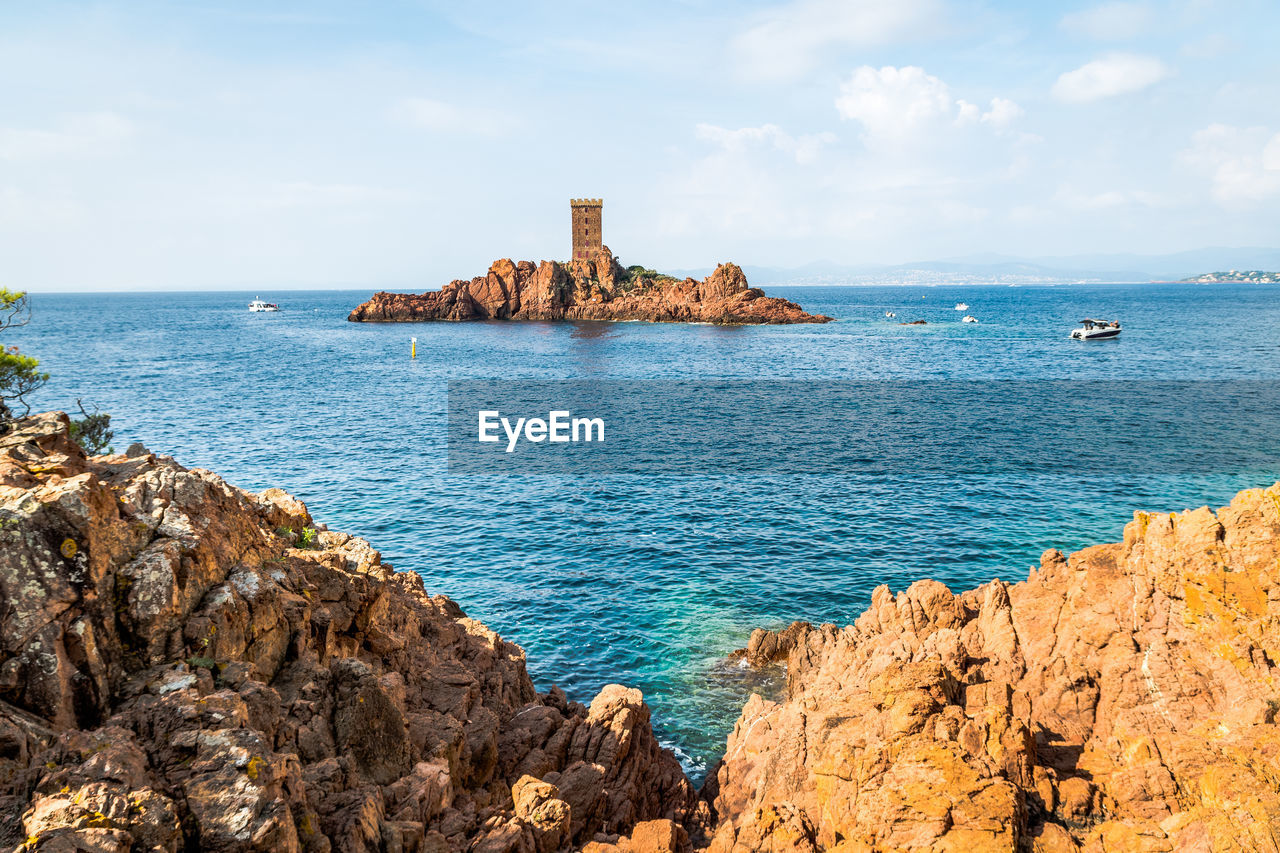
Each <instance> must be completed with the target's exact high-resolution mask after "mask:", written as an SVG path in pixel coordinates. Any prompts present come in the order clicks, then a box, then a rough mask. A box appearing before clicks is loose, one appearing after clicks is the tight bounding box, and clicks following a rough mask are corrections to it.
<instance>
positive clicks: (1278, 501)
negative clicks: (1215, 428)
mask: <svg viewBox="0 0 1280 853" xmlns="http://www.w3.org/2000/svg"><path fill="white" fill-rule="evenodd" d="M786 634H787V635H789V640H788V641H787V644H789V645H790V651H789V652H788V653H787V655H786V665H787V682H788V683H787V696H786V698H785V700H784V701H781V702H768V701H765V700H763V699H761V698H760V697H758V696H756V697H753V698H752V699H751V701H749V702H748V703H747V705H746V707H745V709H744V710H743V714H742V716H741V718H740V719H739V721H738V723H737V726H736V727H735V729H734V732H733V734H732V735H731V736H730V738H729V743H728V750H727V752H726V755H725V758H724V760H723V761H722V763H721V764H720V765H719V766H718V767H717V768H716V770H715V772H714V773H713V774H712V776H711V777H710V778H709V779H708V781H707V783H706V785H705V786H704V789H703V792H702V795H703V797H704V798H705V799H706V801H707V802H708V804H709V806H710V809H709V811H708V812H707V813H706V814H703V815H702V816H701V817H700V818H698V822H699V826H697V827H696V829H697V832H696V833H695V834H696V835H697V837H698V838H699V839H700V841H701V843H702V845H703V846H704V847H706V848H707V849H709V850H713V851H718V852H720V853H727V851H748V850H762V849H779V850H780V849H809V848H812V849H818V850H837V849H838V850H900V849H931V850H940V849H956V850H960V849H963V850H1006V851H1013V850H1024V849H1030V850H1036V851H1046V853H1047V851H1058V850H1063V851H1065V850H1076V849H1083V850H1096V851H1103V850H1175V849H1206V850H1207V849H1214V850H1272V851H1274V850H1277V849H1280V731H1278V730H1277V726H1276V722H1275V709H1276V708H1277V707H1280V681H1277V676H1278V675H1280V673H1278V672H1277V670H1276V666H1277V661H1280V485H1278V486H1273V487H1271V488H1269V489H1266V490H1262V489H1251V490H1248V491H1244V492H1241V493H1240V494H1239V495H1237V496H1236V498H1235V499H1234V500H1233V501H1232V502H1231V504H1230V506H1227V507H1224V508H1223V509H1221V510H1220V511H1219V512H1218V513H1217V514H1216V515H1215V514H1214V513H1212V512H1210V511H1209V510H1208V509H1204V508H1202V509H1198V510H1192V511H1189V512H1184V513H1180V514H1175V515H1149V514H1146V513H1138V514H1137V515H1136V516H1135V518H1134V521H1133V522H1131V523H1130V524H1129V525H1128V526H1127V527H1126V528H1125V539H1124V542H1123V543H1122V544H1114V545H1099V546H1095V547H1093V548H1087V549H1085V550H1084V551H1081V552H1079V553H1077V554H1074V555H1072V556H1071V557H1069V558H1067V557H1064V556H1063V555H1062V554H1060V553H1059V552H1057V551H1047V552H1046V553H1045V554H1044V556H1043V557H1042V558H1041V563H1040V567H1039V569H1037V570H1033V571H1032V573H1031V576H1030V577H1029V578H1028V580H1026V581H1024V582H1022V583H1018V584H1015V585H1013V586H1008V585H1006V584H1004V583H1002V582H1000V581H992V582H991V583H989V584H986V585H985V586H983V587H979V588H978V589H976V590H972V591H970V592H966V593H964V594H962V595H959V596H956V595H953V594H952V593H951V592H950V591H949V590H948V589H947V588H946V587H944V586H943V585H941V584H939V583H937V582H934V581H920V582H918V583H916V584H913V585H912V586H911V587H910V588H908V589H907V590H906V591H905V592H903V593H901V594H899V595H897V596H894V595H892V594H890V592H889V590H888V589H887V588H886V587H880V588H879V589H877V590H876V591H875V592H874V594H873V596H872V602H871V606H870V607H869V608H868V609H867V611H866V612H865V613H864V614H863V615H862V616H861V617H860V618H859V619H858V620H857V622H856V623H855V624H854V625H852V626H849V627H847V628H844V629H838V628H836V627H835V626H831V625H824V626H821V627H812V626H807V625H802V626H801V627H800V628H798V629H797V627H796V626H794V625H793V626H792V627H791V628H790V629H788V631H787V632H786ZM772 636H773V638H774V639H771V637H770V636H769V635H767V634H766V633H764V632H761V633H759V634H758V635H756V636H753V646H754V647H755V649H756V653H755V654H754V655H749V656H748V660H749V661H751V662H753V663H767V662H768V661H769V660H771V659H772V657H773V654H772V650H775V649H776V648H778V647H780V646H781V645H783V644H782V643H781V641H780V639H781V638H780V635H772Z"/></svg>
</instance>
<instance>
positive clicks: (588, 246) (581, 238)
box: [569, 198, 604, 261]
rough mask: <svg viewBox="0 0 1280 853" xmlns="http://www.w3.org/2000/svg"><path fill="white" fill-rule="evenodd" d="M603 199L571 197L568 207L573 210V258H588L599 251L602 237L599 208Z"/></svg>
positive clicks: (602, 243) (602, 241)
mask: <svg viewBox="0 0 1280 853" xmlns="http://www.w3.org/2000/svg"><path fill="white" fill-rule="evenodd" d="M602 207H604V201H603V200H602V199H598V198H571V199H569V209H570V210H571V211H572V212H573V259H574V260H575V261H576V260H580V259H581V260H589V259H591V258H594V257H595V256H596V255H597V254H599V253H600V247H601V246H602V245H604V239H603V237H602V236H601V234H602V232H601V230H600V209H601V208H602Z"/></svg>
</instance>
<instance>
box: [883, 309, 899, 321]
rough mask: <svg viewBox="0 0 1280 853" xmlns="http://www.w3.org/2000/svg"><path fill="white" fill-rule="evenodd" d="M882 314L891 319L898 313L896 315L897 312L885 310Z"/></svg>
mask: <svg viewBox="0 0 1280 853" xmlns="http://www.w3.org/2000/svg"><path fill="white" fill-rule="evenodd" d="M884 316H886V317H888V318H890V319H892V318H894V317H897V316H898V315H897V314H895V313H893V312H892V311H886V312H884Z"/></svg>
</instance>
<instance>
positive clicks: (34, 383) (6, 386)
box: [0, 287, 49, 427]
mask: <svg viewBox="0 0 1280 853" xmlns="http://www.w3.org/2000/svg"><path fill="white" fill-rule="evenodd" d="M30 321H31V308H30V306H29V305H28V303H27V294H26V293H24V292H22V291H13V290H9V289H8V288H7V287H0V332H3V331H5V330H6V329H10V328H13V327H15V326H25V325H26V324H27V323H29V322H30ZM39 368H40V360H39V359H37V358H33V357H32V356H29V355H23V354H22V353H21V352H19V351H18V348H17V347H15V346H9V347H5V348H3V349H0V427H3V426H6V425H7V424H8V423H9V422H10V421H12V420H14V419H15V417H24V416H26V415H27V414H29V413H30V412H31V405H30V404H29V403H28V402H27V399H26V398H27V395H28V394H31V393H34V392H35V391H36V390H38V389H39V388H40V387H41V386H43V385H44V384H45V383H46V382H48V381H49V374H47V373H42V372H41V371H40V369H39ZM17 406H21V407H22V412H21V414H17V415H15V412H14V409H15V408H16V407H17Z"/></svg>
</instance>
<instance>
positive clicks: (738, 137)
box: [694, 124, 836, 165]
mask: <svg viewBox="0 0 1280 853" xmlns="http://www.w3.org/2000/svg"><path fill="white" fill-rule="evenodd" d="M694 134H695V135H696V136H697V138H698V139H700V140H702V141H703V142H710V143H712V144H713V145H718V146H719V147H721V148H723V149H724V150H725V151H730V152H737V151H744V150H746V149H747V148H749V147H752V146H757V145H765V146H769V147H772V148H775V149H777V150H778V151H785V152H786V153H787V154H790V155H791V156H792V157H794V158H795V161H796V162H797V163H800V164H802V165H804V164H808V163H812V162H814V160H816V159H817V157H818V152H819V151H821V150H822V148H823V146H826V145H830V144H831V143H832V142H835V141H836V135H835V134H834V133H816V134H807V135H802V136H792V135H791V134H789V133H787V132H786V131H784V130H783V129H782V128H780V127H778V126H777V125H776V124H766V125H762V126H760V127H740V128H738V129H737V130H729V129H727V128H723V127H717V126H716V125H714V124H699V125H698V126H697V128H695V131H694Z"/></svg>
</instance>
